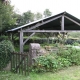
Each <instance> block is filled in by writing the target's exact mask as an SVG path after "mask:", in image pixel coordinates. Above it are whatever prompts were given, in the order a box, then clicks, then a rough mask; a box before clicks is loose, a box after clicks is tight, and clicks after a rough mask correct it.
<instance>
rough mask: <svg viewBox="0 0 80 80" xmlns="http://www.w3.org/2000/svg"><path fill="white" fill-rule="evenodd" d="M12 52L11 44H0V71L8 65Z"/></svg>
mask: <svg viewBox="0 0 80 80" xmlns="http://www.w3.org/2000/svg"><path fill="white" fill-rule="evenodd" d="M13 51H14V47H13V45H12V43H11V42H10V41H8V40H4V41H2V42H0V70H2V69H3V68H4V67H6V65H7V64H8V63H9V61H10V59H11V52H13Z"/></svg>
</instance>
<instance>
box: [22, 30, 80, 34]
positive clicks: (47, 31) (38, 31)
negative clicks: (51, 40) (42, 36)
mask: <svg viewBox="0 0 80 80" xmlns="http://www.w3.org/2000/svg"><path fill="white" fill-rule="evenodd" d="M76 31H77V32H80V30H29V31H27V30H23V32H35V33H43V32H45V33H50V32H76Z"/></svg>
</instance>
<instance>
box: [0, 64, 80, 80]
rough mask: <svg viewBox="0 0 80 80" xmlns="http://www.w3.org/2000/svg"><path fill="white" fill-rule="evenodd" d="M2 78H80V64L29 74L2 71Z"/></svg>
mask: <svg viewBox="0 0 80 80" xmlns="http://www.w3.org/2000/svg"><path fill="white" fill-rule="evenodd" d="M0 80H80V66H74V67H69V68H67V69H64V70H61V71H58V72H56V73H51V72H47V73H30V75H29V76H23V75H19V74H14V73H11V72H0Z"/></svg>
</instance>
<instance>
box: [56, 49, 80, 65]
mask: <svg viewBox="0 0 80 80" xmlns="http://www.w3.org/2000/svg"><path fill="white" fill-rule="evenodd" d="M57 55H58V56H60V57H61V58H66V59H68V60H69V61H70V63H71V64H72V65H79V64H80V49H76V48H68V50H64V49H63V50H62V49H61V50H59V52H58V53H57Z"/></svg>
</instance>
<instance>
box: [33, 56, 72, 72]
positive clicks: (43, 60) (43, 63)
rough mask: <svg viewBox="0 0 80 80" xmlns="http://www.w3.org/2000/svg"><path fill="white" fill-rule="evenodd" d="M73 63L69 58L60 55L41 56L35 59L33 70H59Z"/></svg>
mask: <svg viewBox="0 0 80 80" xmlns="http://www.w3.org/2000/svg"><path fill="white" fill-rule="evenodd" d="M70 65H71V64H70V62H69V60H68V59H66V58H61V57H58V56H55V57H53V56H52V55H47V56H40V57H38V58H36V59H35V64H34V65H33V71H35V72H46V71H53V72H55V71H57V70H60V69H62V68H64V67H69V66H70Z"/></svg>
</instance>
